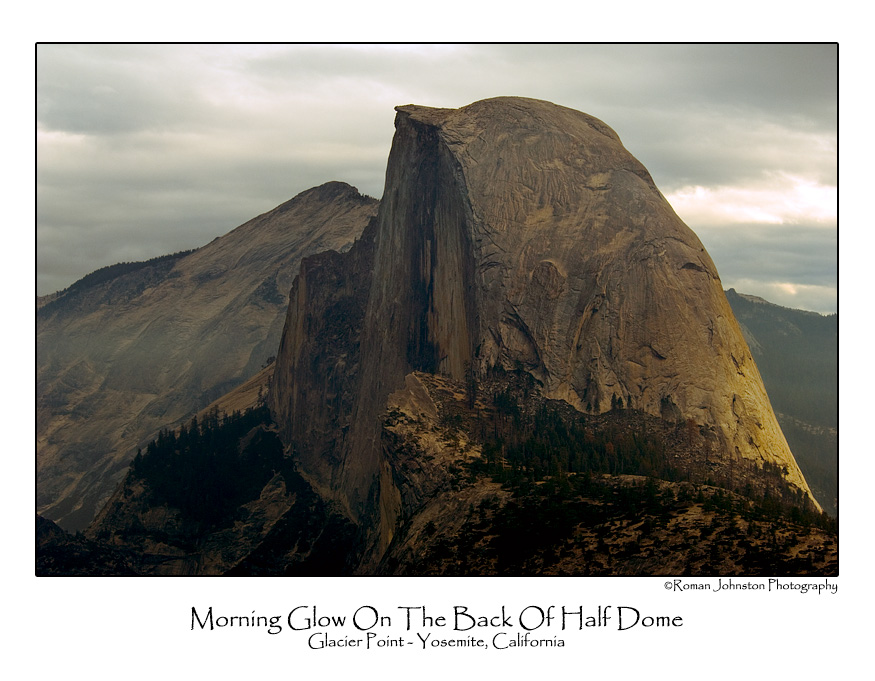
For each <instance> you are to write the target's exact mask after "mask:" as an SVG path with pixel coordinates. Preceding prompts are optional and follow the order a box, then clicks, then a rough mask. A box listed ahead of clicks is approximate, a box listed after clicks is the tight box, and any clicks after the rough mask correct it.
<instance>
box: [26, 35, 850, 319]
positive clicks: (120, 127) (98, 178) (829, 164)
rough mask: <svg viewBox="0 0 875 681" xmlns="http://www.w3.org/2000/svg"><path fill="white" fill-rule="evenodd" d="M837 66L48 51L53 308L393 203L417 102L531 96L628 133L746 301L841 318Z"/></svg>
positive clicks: (651, 51) (239, 51) (820, 60)
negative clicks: (201, 254)
mask: <svg viewBox="0 0 875 681" xmlns="http://www.w3.org/2000/svg"><path fill="white" fill-rule="evenodd" d="M837 68H838V67H837V48H836V47H835V46H834V45H809V46H759V45H746V46H732V45H711V46H691V45H669V46H651V45H583V46H574V45H558V46H554V45H505V46H502V45H494V46H476V45H463V46H453V45H437V46H313V45H297V46H265V45H251V46H247V45H243V46H217V45H209V46H193V45H192V46H167V45H154V46H139V45H130V46H115V45H90V46H76V45H40V46H39V47H38V49H37V119H38V120H37V294H38V295H43V294H46V293H50V292H52V291H55V290H58V289H61V288H64V287H65V286H68V285H69V284H71V283H72V282H73V281H75V280H76V279H78V278H80V277H82V276H84V275H85V274H87V273H88V272H90V271H92V270H94V269H96V268H98V267H101V266H104V265H109V264H113V263H115V262H119V261H123V260H140V259H145V258H149V257H153V256H157V255H162V254H165V253H170V252H174V251H178V250H182V249H188V248H195V247H198V246H201V245H203V244H205V243H207V242H209V241H210V240H212V239H213V238H214V237H216V236H218V235H220V234H224V233H226V232H228V231H230V230H231V229H233V228H234V227H236V226H238V225H239V224H242V223H243V222H245V221H246V220H248V219H249V218H251V217H254V216H255V215H258V214H260V213H263V212H265V211H267V210H270V209H271V208H273V207H274V206H276V205H278V204H280V203H282V202H283V201H286V200H287V199H289V198H291V197H292V196H294V195H296V194H298V193H299V192H301V191H303V190H305V189H308V188H310V187H313V186H316V185H319V184H321V183H323V182H326V181H328V180H342V181H345V182H349V183H350V184H353V185H355V186H356V187H358V188H359V190H360V191H362V192H364V193H367V194H370V195H372V196H377V197H379V196H380V195H381V194H382V191H383V177H384V173H385V165H386V159H387V157H388V154H389V148H390V145H391V140H392V134H393V131H394V128H393V120H394V114H395V112H394V111H393V107H394V106H395V105H398V104H408V103H417V104H425V105H430V106H441V107H458V106H464V105H465V104H469V103H471V102H472V101H476V100H478V99H484V98H486V97H493V96H499V95H520V96H528V97H536V98H539V99H547V100H550V101H553V102H555V103H557V104H561V105H564V106H569V107H572V108H575V109H579V110H582V111H586V112H587V113H590V114H592V115H594V116H597V117H599V118H601V119H602V120H604V121H605V122H606V123H607V124H608V125H610V126H611V127H612V128H614V130H616V131H617V133H618V134H619V135H620V137H621V139H622V140H623V143H624V144H625V146H626V148H627V149H629V150H630V151H631V152H632V153H633V154H634V155H635V156H636V157H637V158H638V159H639V160H640V161H641V162H642V163H644V165H645V166H646V167H647V168H648V169H649V170H650V172H651V174H652V175H653V177H654V180H655V181H656V183H657V185H658V186H659V188H660V190H661V191H662V192H663V194H665V195H666V197H667V198H668V200H669V201H670V202H671V203H672V205H673V206H674V208H675V210H676V211H677V212H678V214H679V215H680V216H681V217H682V218H683V219H684V221H685V222H686V223H687V224H688V225H689V226H690V227H691V228H692V229H693V230H694V231H696V233H697V234H698V235H699V237H700V238H701V239H702V241H703V243H704V244H705V246H706V248H707V249H708V250H709V252H710V253H711V256H712V258H713V259H714V261H715V263H716V265H717V268H718V270H719V272H720V275H721V279H722V280H723V284H724V286H725V287H726V288H729V287H735V288H736V289H737V290H739V291H741V292H743V293H750V294H754V295H759V296H762V297H764V298H766V299H768V300H771V301H772V302H775V303H778V304H781V305H786V306H790V307H799V308H804V309H812V310H817V311H820V312H834V311H836V309H837V279H838V264H837V220H836V211H837V197H836V194H837V189H836V174H837V170H836V168H837V162H836V153H837V130H836V129H837V118H836V116H837V114H836V105H837Z"/></svg>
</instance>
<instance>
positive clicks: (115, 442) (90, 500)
mask: <svg viewBox="0 0 875 681" xmlns="http://www.w3.org/2000/svg"><path fill="white" fill-rule="evenodd" d="M376 210H377V201H376V200H375V199H372V198H368V197H365V196H362V195H360V194H359V193H358V191H356V189H355V188H354V187H351V186H349V185H347V184H344V183H340V182H331V183H328V184H325V185H322V186H320V187H316V188H314V189H311V190H308V191H306V192H303V193H302V194H300V195H298V196H297V197H295V198H294V199H292V200H290V201H288V202H286V203H284V204H282V205H281V206H279V207H277V208H275V209H274V210H272V211H269V212H267V213H265V214H263V215H260V216H258V217H256V218H254V219H252V220H250V221H249V222H247V223H246V224H244V225H242V226H240V227H238V228H237V229H235V230H233V231H232V232H230V233H228V234H226V235H225V236H222V237H219V238H217V239H215V240H214V241H212V242H211V243H209V244H208V245H206V246H204V247H202V248H200V249H198V250H196V251H194V252H192V253H189V254H188V255H185V256H184V257H181V258H175V259H169V260H166V261H161V262H158V263H155V264H152V265H149V266H147V267H142V268H140V269H137V270H136V271H132V272H128V273H124V274H121V275H119V276H116V277H113V278H110V279H108V280H106V281H102V282H100V283H99V284H95V285H93V286H89V287H87V289H85V290H74V287H71V289H69V290H67V291H65V292H61V293H60V294H59V295H56V296H54V297H53V299H52V300H51V301H50V302H46V301H43V303H44V304H43V305H42V306H41V308H40V309H39V310H38V312H37V472H38V488H37V497H38V502H37V506H38V510H39V511H40V512H41V513H43V514H44V515H45V516H47V517H49V518H51V519H54V520H57V521H58V522H59V523H60V524H61V525H62V526H64V527H65V528H67V529H80V528H84V527H85V526H86V525H87V524H88V522H89V521H90V520H91V519H92V517H93V516H94V514H95V513H96V512H97V511H98V510H99V509H100V507H101V506H102V505H103V503H104V502H105V501H106V499H107V498H108V497H109V495H110V494H111V493H112V491H113V489H114V488H115V486H116V484H117V483H118V482H119V480H120V479H121V477H122V476H123V475H124V473H125V471H126V469H127V465H128V462H129V461H130V460H131V458H132V457H133V455H134V454H135V453H136V451H137V447H138V446H145V444H146V443H148V441H149V440H150V439H152V438H153V437H154V436H155V435H156V434H157V432H158V430H159V429H160V428H165V427H170V426H173V425H174V424H176V423H178V422H179V421H180V420H181V419H185V418H188V417H190V416H191V414H193V413H195V412H197V411H198V410H199V409H201V408H203V407H205V406H206V405H207V404H209V403H210V402H211V401H213V400H214V399H216V398H218V397H219V396H221V395H223V394H224V393H226V392H227V391H228V390H230V389H232V388H234V387H235V386H237V385H239V384H241V383H243V382H244V381H245V380H246V379H248V378H250V377H251V376H253V375H254V374H255V373H256V372H258V371H259V369H260V368H261V367H262V365H263V364H264V363H265V362H266V360H267V359H268V358H269V357H271V356H273V355H275V354H276V350H277V346H278V345H279V340H280V336H281V333H282V328H283V322H284V319H285V314H286V310H287V308H288V300H289V298H288V292H289V289H290V287H291V284H292V281H293V279H294V277H295V275H296V274H297V272H298V266H299V263H300V261H301V258H302V257H304V256H306V255H310V254H314V253H319V252H321V251H324V250H326V249H336V250H344V249H347V248H349V247H350V246H351V245H352V243H353V242H354V241H355V239H356V238H357V237H358V236H359V235H360V234H361V232H362V230H363V229H364V227H365V226H366V225H367V223H368V221H369V220H370V219H371V218H372V217H373V216H374V215H375V214H376Z"/></svg>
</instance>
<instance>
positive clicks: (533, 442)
mask: <svg viewBox="0 0 875 681" xmlns="http://www.w3.org/2000/svg"><path fill="white" fill-rule="evenodd" d="M493 405H494V407H495V410H494V416H493V417H492V423H491V424H490V427H488V428H485V429H484V428H481V432H486V433H487V434H488V436H487V437H486V438H485V441H484V444H483V459H482V464H481V470H483V471H485V472H487V473H489V474H491V475H493V476H495V477H497V478H499V479H501V480H504V481H514V480H519V479H520V478H529V479H531V480H540V479H541V478H543V477H544V476H545V475H559V474H561V473H586V472H589V473H610V474H611V475H624V474H625V475H649V476H654V477H657V478H661V479H664V480H684V479H687V478H686V476H685V475H684V474H683V473H681V472H680V471H679V470H678V469H677V468H676V467H675V466H674V465H673V464H672V462H671V460H670V457H669V456H668V454H667V449H666V446H665V443H664V442H663V441H662V440H661V439H660V438H658V437H656V436H653V435H650V434H647V433H645V432H644V431H643V430H631V431H623V432H621V431H620V429H619V428H607V429H604V430H594V429H587V428H585V425H584V424H585V418H586V417H585V416H584V415H582V414H574V415H571V416H569V414H568V413H567V411H568V410H561V409H560V408H558V407H557V406H555V405H552V404H550V403H549V402H544V403H542V404H541V405H540V406H539V407H538V408H537V409H536V410H535V411H534V413H532V414H526V413H524V410H523V409H522V408H521V406H520V403H519V401H518V398H517V396H516V394H515V392H514V391H513V390H512V389H506V390H504V391H501V392H497V393H495V394H494V396H493Z"/></svg>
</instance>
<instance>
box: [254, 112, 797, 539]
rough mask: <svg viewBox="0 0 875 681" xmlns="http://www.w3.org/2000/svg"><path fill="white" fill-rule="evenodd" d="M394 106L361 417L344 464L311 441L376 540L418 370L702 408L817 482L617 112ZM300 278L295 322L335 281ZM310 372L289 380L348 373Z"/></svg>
mask: <svg viewBox="0 0 875 681" xmlns="http://www.w3.org/2000/svg"><path fill="white" fill-rule="evenodd" d="M397 111H398V114H397V117H396V123H395V125H396V134H395V139H394V142H393V146H392V152H391V154H390V158H389V164H388V168H387V172H386V187H385V191H384V195H383V199H382V200H381V205H380V210H379V214H378V217H377V220H376V234H375V243H376V248H375V250H374V254H373V274H372V279H371V281H370V282H366V281H364V280H362V283H363V284H364V285H367V286H368V288H369V295H368V298H367V307H366V311H365V313H364V317H363V322H362V323H363V328H362V330H361V336H360V339H358V340H357V344H356V345H357V350H354V351H353V354H355V353H356V352H357V353H359V354H358V356H357V357H355V358H354V361H355V362H356V364H357V366H358V369H357V371H356V373H355V381H354V383H355V384H354V385H353V384H348V385H347V389H349V390H352V391H353V392H354V393H355V394H356V395H357V397H355V399H353V400H352V402H351V410H350V411H349V412H348V413H346V414H344V415H343V416H338V417H336V418H340V419H341V420H342V421H343V425H344V428H348V430H347V431H345V433H344V435H343V437H342V439H341V440H340V441H339V442H338V443H336V446H334V448H333V449H332V452H333V456H334V457H336V463H335V464H330V465H329V464H326V463H325V461H324V459H320V461H319V462H317V461H316V460H315V458H310V455H308V454H306V453H304V454H303V459H302V465H303V468H304V469H305V470H306V471H307V472H308V473H310V474H311V475H312V478H313V481H314V482H315V484H316V485H317V486H318V487H320V488H323V486H324V488H329V489H331V490H332V491H331V495H332V496H333V497H334V498H335V499H336V500H337V501H339V502H341V503H342V504H343V505H344V506H345V507H346V508H347V511H348V513H349V514H350V515H351V517H353V518H354V519H356V520H359V521H361V520H365V519H367V520H368V522H366V523H364V525H366V526H369V527H373V528H375V529H374V530H373V531H372V533H371V535H370V537H369V539H368V541H369V543H370V547H371V550H372V551H373V553H374V555H377V556H379V555H380V554H381V552H382V551H384V550H385V548H386V546H387V545H388V543H389V542H390V541H391V538H392V535H393V532H394V527H395V525H396V523H397V519H398V514H399V504H400V501H399V494H398V490H397V488H396V486H395V484H394V482H393V480H392V475H391V471H389V470H388V467H387V463H386V461H385V460H384V458H385V457H383V456H382V454H381V448H380V443H379V434H380V426H379V416H380V414H381V412H382V411H383V409H384V408H385V405H386V399H387V397H388V396H389V394H390V393H392V392H393V391H395V390H398V389H399V388H400V387H401V386H402V385H403V384H404V377H405V375H407V374H408V373H410V372H411V371H414V370H418V371H425V372H439V373H444V374H447V375H449V376H450V377H452V378H454V379H456V380H464V379H465V378H466V376H474V377H478V376H479V377H483V376H485V375H487V374H488V372H489V371H490V370H491V369H492V368H493V367H497V366H501V367H503V368H506V369H513V368H523V369H525V370H526V371H528V372H529V373H530V374H531V375H532V376H533V377H535V378H536V379H537V380H538V381H539V382H540V384H541V386H542V392H543V394H544V395H545V396H547V397H550V398H556V399H562V400H565V401H567V402H568V403H570V404H572V405H573V406H574V407H576V408H577V409H579V410H581V411H584V412H593V413H601V412H604V411H607V410H609V409H611V408H612V406H615V405H616V406H621V405H622V406H625V407H633V408H635V409H639V410H642V411H644V412H647V413H650V414H654V415H657V416H662V417H663V418H668V419H671V420H691V421H692V422H694V423H696V424H699V425H700V426H703V427H704V430H705V432H706V433H707V434H708V437H709V438H711V439H712V440H713V443H714V446H715V447H719V448H720V449H721V450H722V451H724V452H729V453H730V454H734V456H736V457H737V458H739V459H747V460H753V461H756V462H759V463H760V464H765V463H770V464H776V465H777V466H778V467H783V468H784V469H785V470H786V474H785V475H786V480H787V481H788V482H789V483H791V484H792V485H795V486H796V487H798V488H799V489H801V490H803V491H804V492H805V493H806V494H808V495H809V496H810V492H809V490H808V486H807V484H806V482H805V480H804V478H803V476H802V474H801V472H800V471H799V468H798V466H797V465H796V462H795V460H794V459H793V455H792V454H791V452H790V450H789V448H788V447H787V444H786V441H785V440H784V437H783V435H782V433H781V430H780V428H779V427H778V424H777V422H776V420H775V417H774V414H773V412H772V409H771V406H770V405H769V400H768V397H767V396H766V392H765V389H764V388H763V384H762V381H761V379H760V376H759V373H758V371H757V368H756V365H755V364H754V361H753V359H752V357H751V354H750V351H749V350H748V347H747V345H746V343H745V341H744V339H743V337H742V335H741V332H740V330H739V327H738V324H737V323H736V321H735V319H734V317H733V314H732V311H731V309H730V307H729V305H728V303H727V301H726V297H725V295H724V293H723V290H722V287H721V284H720V280H719V277H718V275H717V271H716V269H715V267H714V264H713V262H712V261H711V258H710V257H709V256H708V254H707V253H706V252H705V249H704V248H703V247H702V244H701V243H700V242H699V240H698V238H697V237H696V236H695V234H693V232H692V231H691V230H690V229H689V228H688V227H687V226H686V225H685V224H684V223H683V222H682V221H681V220H680V219H679V218H678V217H677V215H676V214H675V213H674V211H673V210H672V208H671V206H670V205H669V204H668V203H667V202H666V200H665V199H664V198H663V196H662V195H661V194H660V192H659V191H658V190H657V188H656V186H655V185H654V183H653V180H652V179H651V177H650V175H649V174H648V172H647V170H646V169H645V168H644V167H643V166H642V165H641V164H640V163H639V162H638V161H637V160H636V159H635V158H633V157H632V156H631V155H630V154H629V152H628V151H626V149H625V148H624V147H623V145H622V144H621V143H620V140H619V138H618V137H617V135H616V133H614V131H613V130H611V129H610V128H609V127H608V126H606V125H605V124H604V123H602V122H601V121H599V120H597V119H595V118H593V117H591V116H588V115H586V114H582V113H580V112H577V111H573V110H571V109H567V108H564V107H560V106H556V105H554V104H551V103H549V102H543V101H537V100H531V99H522V98H497V99H491V100H485V101H481V102H476V103H474V104H471V105H470V106H466V107H463V108H461V109H433V108H428V107H421V106H413V105H411V106H401V107H397ZM302 281H303V280H302ZM345 285H346V286H347V287H350V288H355V287H351V285H350V284H349V283H348V282H347V284H345ZM301 286H302V285H300V286H299V292H300V291H302V290H303V289H302V288H301ZM301 295H302V298H301V300H299V301H298V308H297V311H296V310H294V309H290V316H289V319H288V320H287V323H286V332H285V333H286V336H287V337H288V336H289V335H290V334H297V333H298V331H299V329H300V328H301V324H302V320H303V318H304V317H303V315H305V314H306V313H312V312H313V311H314V310H316V309H317V308H318V305H314V304H311V303H313V302H314V301H316V299H317V298H318V297H319V296H320V295H322V294H318V293H315V292H312V291H310V292H308V293H301ZM359 295H360V294H359ZM308 300H309V301H310V302H309V303H308V302H307V301H308ZM294 305H295V302H294V301H293V307H294ZM287 341H288V338H287V339H286V340H284V341H283V342H284V348H283V350H282V351H281V355H282V354H283V353H292V354H293V355H294V356H295V357H296V359H295V361H296V362H298V363H299V364H300V363H301V362H305V361H306V360H305V359H302V357H303V355H302V354H301V353H302V351H303V350H305V347H304V345H305V341H304V340H303V338H299V339H298V340H296V341H294V342H292V341H288V342H287ZM295 353H297V354H295ZM352 360H353V355H350V356H349V357H347V358H345V360H344V361H352ZM284 366H285V367H288V366H289V364H288V363H285V364H284V363H283V360H282V358H281V357H280V359H278V361H277V377H276V381H277V383H278V384H282V383H283V382H285V383H287V384H289V385H291V383H294V381H295V379H294V378H293V377H291V376H290V375H285V376H283V371H284V369H283V367H284ZM301 380H302V381H303V382H302V383H300V384H299V385H298V386H297V387H296V388H295V389H303V390H308V391H313V392H314V393H318V392H319V391H323V392H325V394H326V395H327V394H328V392H331V393H332V394H334V393H335V392H336V391H337V389H338V387H337V386H336V385H334V386H326V387H323V386H320V385H317V384H314V383H313V381H312V380H304V379H301ZM313 380H315V377H314V379H313ZM288 394H291V392H289V393H288ZM271 399H272V402H271V404H272V406H273V408H274V409H275V410H276V409H278V408H279V409H282V408H283V407H281V406H280V404H279V403H280V402H282V401H283V400H279V399H277V397H276V395H274V396H272V398H271ZM317 403H318V400H315V399H313V400H312V404H314V405H315V404H317ZM323 403H324V404H328V402H327V401H323ZM324 409H331V407H327V406H326V407H324ZM317 410H318V407H317ZM320 418H321V417H319V416H315V417H314V419H315V420H317V421H318V420H319V419H320ZM331 418H335V417H333V416H332V417H331ZM287 435H289V436H290V437H291V439H292V440H293V441H294V440H295V439H296V438H298V439H299V440H300V437H299V434H296V432H295V429H291V430H289V432H288V433H287ZM812 501H813V499H812Z"/></svg>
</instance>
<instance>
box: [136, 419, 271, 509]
mask: <svg viewBox="0 0 875 681" xmlns="http://www.w3.org/2000/svg"><path fill="white" fill-rule="evenodd" d="M269 423H270V413H269V411H268V409H267V407H265V406H261V407H257V408H250V409H247V410H246V411H245V412H243V413H240V412H235V413H234V414H232V415H224V416H223V417H222V418H221V419H220V418H219V416H218V414H217V413H215V412H213V413H211V414H209V415H207V416H206V417H205V418H204V419H203V420H202V421H200V422H198V420H197V418H194V419H192V421H191V422H190V423H189V424H188V425H187V426H183V427H182V428H180V429H179V431H178V432H177V431H170V430H165V431H162V432H161V433H160V434H159V435H158V438H157V439H155V440H153V441H152V442H150V443H149V445H148V447H147V448H146V451H145V452H142V451H138V452H137V455H136V457H134V461H133V465H132V467H131V471H132V475H136V476H138V477H140V478H141V479H142V480H144V481H145V482H146V484H147V485H148V487H149V489H150V491H151V493H152V495H153V498H154V501H156V502H158V503H166V504H168V505H169V506H173V507H175V508H179V509H180V510H182V511H183V513H184V514H186V515H187V516H188V517H190V518H193V519H195V520H198V521H200V522H203V523H206V524H209V525H214V524H218V523H221V522H222V521H223V520H225V519H227V518H228V516H229V514H231V513H232V512H233V511H234V510H235V509H236V508H237V507H238V506H240V505H241V504H244V503H246V502H247V501H249V500H251V499H254V498H256V497H257V496H258V494H259V493H260V491H261V489H262V488H263V487H264V485H265V484H266V483H267V482H268V481H269V480H270V478H271V477H272V476H273V474H274V473H276V472H279V471H281V470H282V469H283V467H284V466H285V465H286V462H285V460H284V457H283V445H282V442H281V441H280V439H279V438H278V437H277V435H276V433H274V432H273V431H271V430H268V429H267V428H265V426H266V425H267V424H269Z"/></svg>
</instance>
